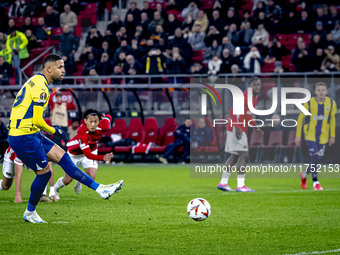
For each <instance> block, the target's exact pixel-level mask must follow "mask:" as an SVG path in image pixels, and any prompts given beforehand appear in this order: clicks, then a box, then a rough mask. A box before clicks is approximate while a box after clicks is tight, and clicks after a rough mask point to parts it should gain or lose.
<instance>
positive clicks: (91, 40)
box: [86, 26, 103, 50]
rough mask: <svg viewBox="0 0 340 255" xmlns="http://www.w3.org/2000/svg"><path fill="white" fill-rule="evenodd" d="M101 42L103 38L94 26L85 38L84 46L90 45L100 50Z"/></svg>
mask: <svg viewBox="0 0 340 255" xmlns="http://www.w3.org/2000/svg"><path fill="white" fill-rule="evenodd" d="M102 42H103V36H102V35H101V34H100V32H99V31H98V30H97V28H96V26H93V27H91V30H90V31H89V32H88V34H87V37H86V44H88V45H91V46H92V47H93V48H96V49H98V50H99V49H100V47H101V45H102Z"/></svg>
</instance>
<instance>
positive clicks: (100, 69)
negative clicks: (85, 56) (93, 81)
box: [96, 52, 112, 75]
mask: <svg viewBox="0 0 340 255" xmlns="http://www.w3.org/2000/svg"><path fill="white" fill-rule="evenodd" d="M96 71H97V73H98V74H99V75H110V74H111V73H112V65H111V61H110V59H109V54H107V53H106V52H104V53H103V54H102V56H101V58H100V61H99V62H98V63H97V66H96Z"/></svg>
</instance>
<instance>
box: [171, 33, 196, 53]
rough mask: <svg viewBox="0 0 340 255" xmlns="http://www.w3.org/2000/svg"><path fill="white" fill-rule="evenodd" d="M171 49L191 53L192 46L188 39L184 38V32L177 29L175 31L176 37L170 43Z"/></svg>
mask: <svg viewBox="0 0 340 255" xmlns="http://www.w3.org/2000/svg"><path fill="white" fill-rule="evenodd" d="M169 45H170V48H173V47H178V48H180V49H181V50H183V51H184V52H187V53H191V50H192V48H191V46H190V44H189V43H188V41H187V40H186V39H184V38H183V34H182V30H181V29H180V28H177V29H176V30H175V37H174V39H172V40H171V41H170V42H169Z"/></svg>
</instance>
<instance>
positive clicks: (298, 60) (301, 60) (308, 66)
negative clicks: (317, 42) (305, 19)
mask: <svg viewBox="0 0 340 255" xmlns="http://www.w3.org/2000/svg"><path fill="white" fill-rule="evenodd" d="M297 42H298V45H297V46H296V47H295V50H294V53H293V56H292V63H293V64H294V65H295V72H312V71H314V70H315V68H316V59H315V56H314V54H313V52H312V51H311V50H310V49H309V48H308V47H306V44H305V42H304V41H303V38H302V37H299V38H298V40H297Z"/></svg>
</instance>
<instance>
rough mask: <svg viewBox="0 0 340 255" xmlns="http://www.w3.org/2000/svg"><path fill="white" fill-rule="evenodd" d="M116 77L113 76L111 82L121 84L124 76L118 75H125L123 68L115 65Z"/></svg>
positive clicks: (114, 73) (114, 72)
mask: <svg viewBox="0 0 340 255" xmlns="http://www.w3.org/2000/svg"><path fill="white" fill-rule="evenodd" d="M112 75H114V76H115V77H114V78H111V84H121V82H122V78H120V77H118V76H120V75H123V72H122V69H121V67H120V66H115V67H114V68H113V74H112Z"/></svg>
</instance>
